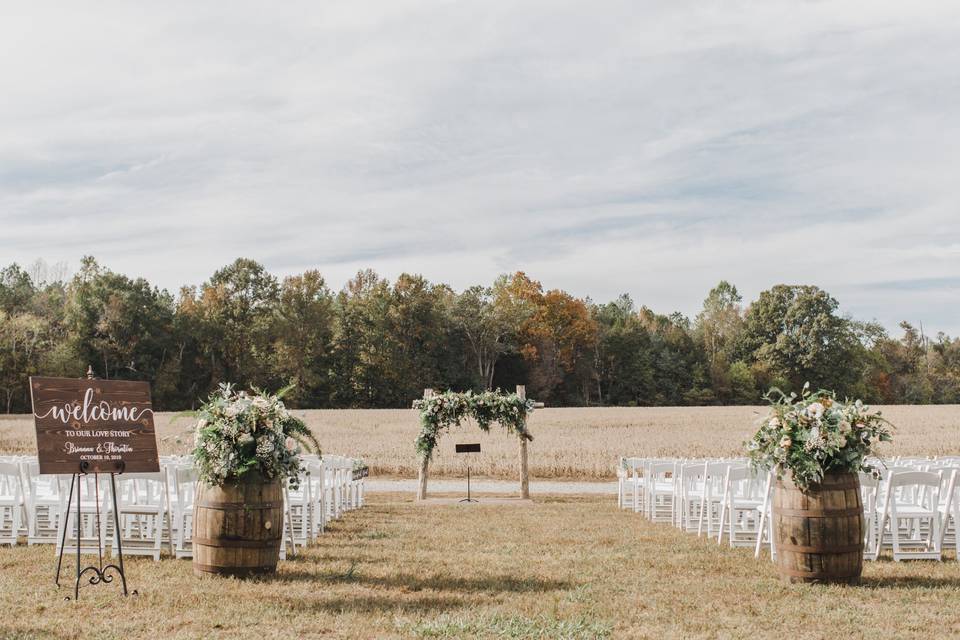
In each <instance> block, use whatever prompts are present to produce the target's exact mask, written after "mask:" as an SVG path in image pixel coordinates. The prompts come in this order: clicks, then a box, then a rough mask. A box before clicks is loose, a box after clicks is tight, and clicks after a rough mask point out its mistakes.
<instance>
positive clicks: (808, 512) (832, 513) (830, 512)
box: [773, 506, 863, 518]
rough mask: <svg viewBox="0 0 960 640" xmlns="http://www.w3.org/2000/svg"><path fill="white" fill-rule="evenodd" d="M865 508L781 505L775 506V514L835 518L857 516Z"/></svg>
mask: <svg viewBox="0 0 960 640" xmlns="http://www.w3.org/2000/svg"><path fill="white" fill-rule="evenodd" d="M862 514H863V509H862V508H860V507H849V508H847V509H816V510H812V509H782V508H780V507H777V506H774V507H773V515H775V516H789V517H796V518H807V517H809V518H833V517H838V516H839V517H844V516H856V515H862Z"/></svg>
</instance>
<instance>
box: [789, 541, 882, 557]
mask: <svg viewBox="0 0 960 640" xmlns="http://www.w3.org/2000/svg"><path fill="white" fill-rule="evenodd" d="M776 548H777V553H779V552H781V551H793V552H795V553H813V554H816V555H822V556H826V555H838V554H841V553H853V552H855V551H863V545H861V544H845V545H839V546H835V547H829V548H824V547H811V546H805V545H800V544H783V543H777V544H776Z"/></svg>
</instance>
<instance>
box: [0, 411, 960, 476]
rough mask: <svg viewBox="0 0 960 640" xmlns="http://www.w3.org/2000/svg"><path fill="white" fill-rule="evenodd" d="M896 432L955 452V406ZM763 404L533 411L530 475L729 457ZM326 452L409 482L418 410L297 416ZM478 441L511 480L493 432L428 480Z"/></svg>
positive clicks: (4, 437)
mask: <svg viewBox="0 0 960 640" xmlns="http://www.w3.org/2000/svg"><path fill="white" fill-rule="evenodd" d="M879 409H881V410H882V411H883V413H884V415H886V416H887V417H888V418H889V419H890V420H891V421H892V422H893V424H894V425H896V427H897V431H896V434H895V442H894V443H893V444H892V445H888V446H886V447H885V448H884V449H883V450H882V453H883V454H884V455H898V454H900V455H942V454H960V406H958V405H945V406H889V407H879ZM761 412H763V409H762V408H760V407H656V408H583V409H549V408H548V409H540V410H537V411H535V412H534V414H533V416H532V417H531V420H530V429H531V431H532V432H533V434H534V437H535V440H534V441H533V442H532V443H531V444H530V473H531V477H533V478H571V479H572V478H580V479H602V478H611V477H613V476H614V474H615V469H614V468H615V464H616V460H617V458H618V457H619V456H621V455H637V456H685V457H698V456H732V455H738V454H739V453H741V451H742V450H741V444H742V443H743V441H744V440H746V439H747V438H748V437H749V435H750V434H751V432H752V430H753V426H754V423H755V421H756V420H757V418H758V417H759V416H760V415H761ZM297 413H298V414H299V415H301V416H302V417H303V418H304V419H305V420H306V421H307V423H308V424H309V425H310V427H311V428H312V429H313V431H314V433H315V434H316V435H317V438H318V439H319V440H320V443H321V445H323V448H324V451H327V452H330V453H341V454H344V455H350V456H359V457H362V458H363V459H364V460H366V461H367V462H368V464H369V465H370V470H371V473H373V474H376V475H389V476H404V477H415V476H416V473H417V471H416V470H417V464H416V456H415V453H414V449H413V441H414V439H415V438H416V435H417V433H418V430H419V425H418V421H417V412H416V411H414V410H412V409H406V410H403V409H397V410H359V409H358V410H312V411H299V412H297ZM173 415H174V414H159V415H158V418H157V430H158V435H159V439H160V450H161V452H162V453H184V452H186V451H187V450H188V449H189V446H190V444H191V443H192V436H190V435H189V434H187V430H188V429H189V427H190V424H191V423H190V420H189V419H186V418H181V419H179V420H176V421H174V422H173V424H171V419H172V418H173ZM477 441H479V442H481V443H482V446H483V453H482V454H480V455H478V456H476V458H475V459H474V461H473V462H472V463H471V464H472V468H473V470H474V471H475V472H478V473H480V474H483V475H487V476H491V477H515V476H516V473H517V471H516V469H517V441H516V439H515V438H513V437H510V436H508V435H507V434H506V433H505V432H503V431H502V430H500V429H499V428H498V427H496V426H494V428H493V430H492V432H491V433H490V434H489V435H486V434H483V433H481V432H480V431H479V429H477V428H476V427H475V426H472V425H470V426H463V427H461V428H460V429H457V430H455V431H454V432H453V433H450V434H448V435H446V436H445V437H444V438H443V439H442V440H441V443H440V446H439V448H438V450H437V452H436V453H435V458H434V462H433V464H432V465H431V475H434V476H442V475H457V476H459V475H462V473H463V472H464V466H463V465H464V460H463V456H456V455H454V454H453V445H454V443H456V442H477ZM34 446H35V445H34V435H33V422H32V419H31V418H30V416H10V417H0V452H3V453H15V452H22V453H33V452H35V451H36V449H35V448H34Z"/></svg>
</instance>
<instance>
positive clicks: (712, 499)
mask: <svg viewBox="0 0 960 640" xmlns="http://www.w3.org/2000/svg"><path fill="white" fill-rule="evenodd" d="M731 464H732V463H731V462H727V461H712V462H710V461H708V462H706V463H705V464H704V467H703V508H702V509H701V510H700V521H699V522H698V523H697V536H698V537H699V536H701V535H703V533H704V529H706V534H707V538H712V537H713V534H714V531H715V530H717V529H721V528H722V527H723V515H722V513H721V505H722V503H723V490H724V487H725V486H726V482H727V472H728V471H729V470H730V466H731Z"/></svg>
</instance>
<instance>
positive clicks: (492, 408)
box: [413, 389, 533, 460]
mask: <svg viewBox="0 0 960 640" xmlns="http://www.w3.org/2000/svg"><path fill="white" fill-rule="evenodd" d="M413 408H414V409H419V410H420V435H419V436H417V441H416V447H417V453H418V454H419V455H420V457H421V458H425V459H427V460H429V459H430V458H432V457H433V450H434V448H435V447H436V446H437V442H438V441H439V440H440V434H441V433H442V432H443V431H444V430H447V429H449V428H450V427H452V426H455V425H458V424H460V423H461V422H462V421H463V420H464V419H465V418H473V419H474V420H475V421H476V423H477V426H478V427H480V429H481V430H483V431H485V432H488V431H490V425H492V424H493V423H494V422H496V423H498V424H500V426H502V427H504V428H505V429H507V431H511V432H513V433H515V434H517V435H518V436H519V437H520V438H523V439H524V440H533V436H532V435H530V432H529V431H527V416H528V415H529V414H530V413H531V412H532V411H533V401H532V400H525V399H523V398H521V397H520V396H518V395H517V394H515V393H503V392H502V391H500V390H499V389H497V390H496V391H484V392H482V393H473V392H472V391H467V392H466V393H456V392H454V391H446V392H444V393H440V394H436V395H433V396H430V397H429V398H423V399H421V400H417V401H415V402H414V403H413Z"/></svg>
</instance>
